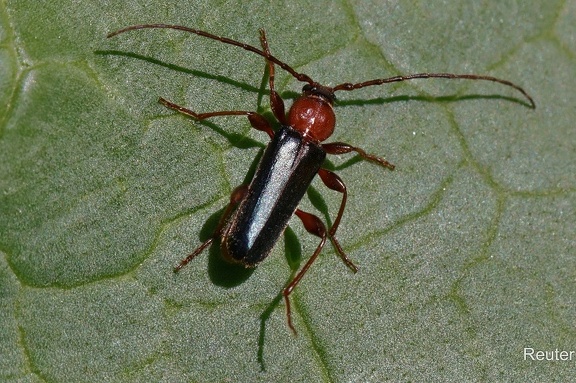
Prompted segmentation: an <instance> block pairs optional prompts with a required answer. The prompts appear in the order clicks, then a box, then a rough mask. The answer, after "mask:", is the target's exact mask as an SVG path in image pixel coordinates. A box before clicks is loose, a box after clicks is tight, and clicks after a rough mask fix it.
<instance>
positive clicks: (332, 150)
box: [322, 142, 395, 170]
mask: <svg viewBox="0 0 576 383" xmlns="http://www.w3.org/2000/svg"><path fill="white" fill-rule="evenodd" d="M322 148H323V149H324V150H325V151H326V153H329V154H346V153H350V152H356V153H358V154H359V155H360V157H362V158H364V159H365V160H368V161H370V162H375V163H377V164H378V165H380V166H384V167H386V168H388V169H390V170H394V167H395V166H394V165H393V164H391V163H390V162H388V161H386V160H385V159H384V158H382V157H378V156H375V155H373V154H368V153H366V152H365V151H364V150H362V149H360V148H357V147H355V146H352V145H348V144H345V143H343V142H331V143H329V144H322Z"/></svg>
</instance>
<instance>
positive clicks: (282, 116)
mask: <svg viewBox="0 0 576 383" xmlns="http://www.w3.org/2000/svg"><path fill="white" fill-rule="evenodd" d="M260 44H261V45H262V49H264V52H265V53H266V54H267V55H268V56H272V54H271V53H270V47H269V46H268V40H266V32H264V29H260ZM266 62H267V63H268V82H269V84H270V108H271V109H272V113H274V117H276V119H277V120H278V121H279V122H280V123H281V124H282V125H286V110H285V107H284V101H283V100H282V98H281V97H280V95H279V94H278V92H276V89H275V88H274V63H273V62H272V61H270V60H268V59H267V60H266Z"/></svg>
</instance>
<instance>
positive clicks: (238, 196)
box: [174, 185, 248, 273]
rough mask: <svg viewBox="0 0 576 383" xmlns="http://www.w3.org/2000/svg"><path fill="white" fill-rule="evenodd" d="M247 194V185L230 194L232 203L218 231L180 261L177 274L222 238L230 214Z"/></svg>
mask: <svg viewBox="0 0 576 383" xmlns="http://www.w3.org/2000/svg"><path fill="white" fill-rule="evenodd" d="M247 193H248V186H246V185H240V186H238V187H237V188H236V189H234V190H233V191H232V194H230V203H229V204H228V206H227V207H226V210H225V211H224V214H222V218H220V222H219V223H218V226H217V227H216V230H214V233H213V234H212V236H211V237H210V238H208V239H207V240H206V241H204V242H203V243H202V244H201V245H200V246H198V247H197V248H196V249H195V250H194V251H193V252H192V253H190V255H188V256H187V257H186V258H184V259H183V260H182V261H180V263H179V264H178V266H176V267H175V268H174V272H175V273H177V272H178V271H180V269H181V268H183V267H184V266H186V265H187V264H188V263H189V262H190V261H191V260H193V259H194V258H196V256H197V255H199V254H200V253H202V252H203V251H204V250H205V249H206V248H207V247H208V246H210V245H211V244H212V242H214V239H216V238H220V237H221V236H222V231H223V230H224V227H225V226H226V222H227V221H228V218H230V214H232V212H233V211H234V209H235V208H236V206H237V205H238V204H239V203H240V201H242V200H243V199H244V197H245V196H246V194H247Z"/></svg>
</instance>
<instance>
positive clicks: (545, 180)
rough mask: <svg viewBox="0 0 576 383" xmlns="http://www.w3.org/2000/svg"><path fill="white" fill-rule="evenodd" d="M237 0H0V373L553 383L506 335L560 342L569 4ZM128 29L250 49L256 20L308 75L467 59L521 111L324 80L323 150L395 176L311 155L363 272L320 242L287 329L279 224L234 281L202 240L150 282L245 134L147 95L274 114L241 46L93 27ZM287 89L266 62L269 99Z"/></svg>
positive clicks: (221, 198) (571, 344) (196, 228)
mask: <svg viewBox="0 0 576 383" xmlns="http://www.w3.org/2000/svg"><path fill="white" fill-rule="evenodd" d="M271 3H273V4H271ZM236 4H237V2H222V3H217V2H214V1H206V2H203V1H189V0H187V1H170V2H168V1H166V2H164V1H156V2H154V1H131V0H127V1H118V2H87V1H83V2H70V1H50V2H38V1H26V0H18V1H0V44H1V45H0V48H1V49H0V61H1V64H0V97H1V99H2V100H1V101H0V265H1V266H0V278H1V279H0V304H1V307H0V329H1V331H0V380H2V381H6V382H27V381H30V382H41V381H45V382H96V381H98V382H103V381H106V382H130V381H134V382H142V381H164V382H179V381H186V382H254V381H261V382H271V381H276V382H287V381H291V382H320V381H323V382H382V381H394V382H397V381H420V382H422V381H426V382H432V381H490V382H492V381H517V382H526V381H547V382H551V381H559V382H565V381H569V380H570V379H572V378H573V376H574V372H575V371H576V361H571V362H546V361H542V362H531V361H524V360H523V348H524V347H534V348H536V349H540V350H554V349H556V348H559V349H563V350H576V328H575V326H576V319H575V318H576V305H575V302H574V299H575V298H574V297H575V296H576V258H575V255H576V254H575V250H574V249H575V247H576V243H575V239H576V226H575V222H576V210H575V209H576V208H575V206H576V187H575V185H576V176H575V174H576V158H575V157H576V156H575V149H576V131H575V128H574V119H575V117H576V113H575V112H574V109H575V107H574V106H575V105H576V92H575V91H574V89H576V63H575V61H576V38H575V36H576V3H575V2H574V1H571V2H561V1H556V2H553V1H530V2H525V1H516V2H515V1H480V2H457V1H451V0H449V1H445V2H429V1H422V2H416V1H350V2H345V1H314V2H306V1H290V2H285V3H282V2H270V1H262V2H249V3H246V2H245V5H241V6H239V5H236ZM144 22H166V23H175V24H183V25H186V26H190V27H195V28H199V29H204V30H207V31H210V32H213V33H216V34H221V35H225V36H228V37H231V38H235V39H239V40H241V41H244V42H247V43H250V44H255V45H258V31H257V30H258V28H260V27H264V28H266V30H267V32H268V38H269V41H270V45H271V49H272V52H273V53H274V54H275V55H276V56H277V57H279V58H280V59H283V60H285V61H286V62H288V63H289V64H291V65H293V66H294V67H295V68H296V69H297V70H299V71H302V72H305V73H308V74H309V75H311V76H312V77H313V78H314V79H316V80H318V81H320V82H323V83H326V84H332V85H334V84H336V83H339V82H344V81H362V80H367V79H371V78H377V77H386V76H392V75H396V74H401V73H413V72H422V71H446V72H456V73H483V74H490V75H494V76H499V77H504V78H506V79H509V80H512V81H514V82H516V83H518V84H520V85H521V86H523V87H525V88H526V90H527V91H529V92H530V93H531V94H532V95H533V97H534V99H535V100H536V103H537V104H538V107H537V109H536V110H531V109H529V108H528V107H526V104H525V103H524V101H523V100H522V98H521V97H520V96H519V94H518V93H516V92H514V91H513V90H512V89H509V88H506V87H503V86H499V85H496V84H487V83H479V82H466V81H445V80H422V81H417V82H412V83H405V84H398V85H388V86H382V87H373V88H368V89H364V90H359V91H356V92H354V93H340V94H338V96H339V99H340V103H339V105H338V106H337V107H336V113H337V116H338V126H337V130H336V133H335V135H334V136H333V139H334V140H340V141H346V142H350V143H351V144H355V145H358V146H361V147H363V148H365V149H366V150H367V151H369V152H372V153H376V154H380V155H383V156H385V157H386V158H387V159H389V160H390V161H391V162H393V163H394V164H396V165H397V169H396V170H395V171H394V172H389V171H386V170H383V169H381V168H379V167H377V166H374V165H371V164H366V163H362V162H358V161H355V160H352V161H350V158H353V156H339V157H332V158H331V159H330V162H329V163H328V164H327V166H328V167H330V168H335V169H336V170H337V171H338V174H340V176H341V177H342V178H343V179H344V180H345V181H346V183H347V185H348V188H349V191H350V196H349V205H348V210H347V212H346V214H345V216H344V219H343V221H342V225H341V229H340V231H339V238H340V241H341V243H342V244H343V246H344V248H345V250H346V251H347V252H348V254H349V256H350V257H351V258H352V259H353V260H354V261H355V262H356V264H357V265H358V267H359V269H360V271H359V272H358V273H357V274H352V273H351V272H350V271H349V270H348V269H347V268H346V267H345V266H344V265H343V264H342V262H341V261H340V260H339V259H338V258H337V257H336V256H335V254H334V251H333V249H332V248H331V247H330V246H327V247H326V249H325V250H324V251H323V253H322V255H321V257H320V258H319V260H318V261H317V263H316V264H315V265H314V267H313V268H312V269H311V270H310V272H309V273H308V274H307V275H306V277H305V278H304V280H303V281H302V283H301V285H300V286H298V288H297V290H296V292H295V294H294V295H293V300H292V302H293V308H294V321H295V326H296V328H297V330H298V331H299V335H298V336H297V337H294V336H293V335H292V334H291V332H290V331H289V329H288V327H287V325H286V320H285V313H284V304H283V303H282V302H278V300H277V297H278V293H279V292H280V290H281V288H282V286H283V285H284V284H285V283H286V282H287V281H288V280H289V279H290V278H291V275H292V274H293V272H294V270H293V268H294V267H296V266H297V263H298V262H299V261H303V260H305V259H307V257H308V256H309V254H311V252H312V251H313V249H314V247H315V245H316V243H317V239H316V238H314V237H311V236H310V235H308V234H306V233H305V231H304V230H303V229H302V227H301V225H299V223H298V222H297V221H294V222H293V225H292V226H293V229H292V231H289V232H288V233H287V238H286V239H283V240H281V241H280V242H279V244H278V245H277V246H276V248H275V250H274V251H273V253H272V254H271V256H270V257H269V258H268V259H267V260H266V261H265V262H263V263H262V264H261V266H260V267H259V268H257V269H256V270H255V271H254V272H253V273H252V274H250V275H237V274H236V275H231V276H226V275H224V276H223V275H221V273H223V272H226V271H229V269H226V268H222V267H221V266H219V265H217V264H216V263H217V262H216V259H217V254H218V251H217V250H215V249H213V250H212V251H210V252H209V253H210V254H208V253H207V254H204V255H203V256H202V257H200V258H198V259H196V260H195V261H194V262H193V263H192V264H190V265H189V266H188V267H187V268H186V269H184V270H183V271H182V272H181V273H180V274H177V275H174V274H173V273H172V271H171V269H172V267H173V266H174V265H175V264H176V263H177V262H178V260H179V259H181V258H182V257H183V256H185V255H186V254H187V252H188V251H190V250H192V249H193V248H194V247H195V246H196V245H197V244H198V243H199V242H200V240H201V239H204V238H206V236H207V235H208V234H209V232H210V228H211V227H213V225H214V222H215V220H217V217H218V216H217V213H218V212H219V211H220V209H221V208H222V207H223V206H224V205H225V204H226V202H227V199H228V195H229V193H230V191H231V190H232V188H233V187H235V186H236V185H238V184H239V183H241V182H242V181H243V180H244V178H245V177H246V173H247V171H248V169H249V168H250V167H253V166H254V158H255V157H256V156H257V155H258V153H259V152H261V150H262V148H263V145H264V144H265V143H266V141H267V137H266V135H265V134H263V133H261V132H256V131H253V130H251V129H250V127H249V124H248V123H247V121H246V119H245V118H239V117H230V118H219V119H213V120H212V121H210V122H208V123H204V124H200V123H196V122H194V121H191V120H189V119H186V118H185V117H183V116H180V115H177V114H175V113H173V112H171V111H169V110H166V109H165V108H163V107H162V106H161V105H159V104H157V102H156V101H157V98H158V97H159V96H164V97H166V98H168V99H170V100H172V101H174V102H178V103H182V104H184V105H187V106H189V107H191V108H193V109H194V110H196V111H199V112H203V111H214V110H226V109H244V110H258V111H260V112H261V113H264V114H265V115H267V116H270V112H269V107H268V101H267V98H266V97H265V95H264V94H262V91H261V82H262V73H263V70H264V62H263V59H262V58H261V57H258V56H256V55H253V54H249V53H247V52H245V51H242V50H241V49H238V48H234V47H229V46H225V45H223V44H219V43H216V42H213V41H210V40H207V39H202V38H198V37H195V36H191V35H187V34H184V33H178V32H167V31H150V30H148V31H137V32H132V33H130V34H125V35H121V36H118V37H116V38H114V39H112V40H107V39H106V38H105V36H106V34H107V33H108V32H110V31H113V30H115V29H117V28H120V27H124V26H127V25H130V24H134V23H144ZM300 87H301V84H299V83H297V82H296V81H294V80H293V79H292V78H290V77H288V76H286V75H285V74H284V73H279V78H278V89H279V91H280V92H281V93H282V95H283V96H284V97H285V98H287V99H291V98H293V97H294V96H295V95H296V94H297V93H298V91H299V90H300ZM310 194H311V200H312V202H310V201H309V200H308V199H306V200H305V201H304V202H303V206H304V208H305V209H307V210H309V211H316V212H317V214H319V215H320V216H321V217H322V218H323V219H325V220H326V219H327V214H330V216H331V217H332V219H333V217H334V214H335V212H336V211H337V208H338V204H339V198H340V196H339V195H337V193H334V192H330V191H326V188H325V187H324V186H323V185H322V184H321V183H320V182H318V181H315V182H314V184H313V191H312V192H311V193H310ZM318 209H319V211H318ZM207 220H208V221H209V223H208V224H207V225H206V224H205V223H206V221H207ZM199 233H202V234H199ZM285 254H288V256H285ZM291 267H292V269H291ZM262 318H263V319H262Z"/></svg>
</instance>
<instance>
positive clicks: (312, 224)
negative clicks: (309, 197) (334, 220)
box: [282, 209, 328, 334]
mask: <svg viewBox="0 0 576 383" xmlns="http://www.w3.org/2000/svg"><path fill="white" fill-rule="evenodd" d="M294 214H296V215H297V216H298V218H300V220H301V221H302V224H303V225H304V228H305V229H306V231H307V232H309V233H310V234H313V235H315V236H317V237H320V238H321V240H320V243H319V244H318V247H316V250H315V251H314V254H312V256H311V257H310V259H308V261H307V262H306V263H305V264H304V266H303V267H302V269H300V271H299V272H298V274H296V276H295V277H294V279H292V280H291V281H290V283H288V285H287V286H286V287H285V288H284V290H282V295H283V296H284V301H285V302H286V316H287V318H288V327H290V329H291V330H292V332H294V334H296V329H295V328H294V325H293V324H292V312H291V310H290V300H289V299H288V296H289V295H290V294H291V293H292V291H293V290H294V287H296V285H297V284H298V282H300V280H301V279H302V277H303V276H304V274H306V271H308V269H309V268H310V266H312V263H314V261H315V260H316V258H318V254H320V251H321V250H322V248H323V247H324V245H325V244H326V237H327V236H328V233H327V230H326V226H325V225H324V223H323V222H322V221H321V220H320V218H318V217H316V216H315V215H314V214H310V213H307V212H305V211H302V210H300V209H296V212H295V213H294Z"/></svg>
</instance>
